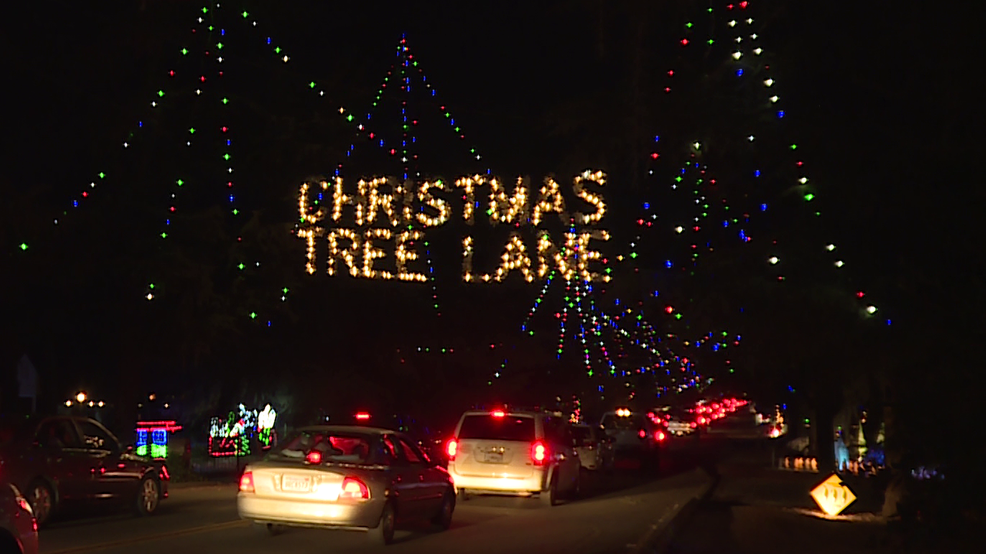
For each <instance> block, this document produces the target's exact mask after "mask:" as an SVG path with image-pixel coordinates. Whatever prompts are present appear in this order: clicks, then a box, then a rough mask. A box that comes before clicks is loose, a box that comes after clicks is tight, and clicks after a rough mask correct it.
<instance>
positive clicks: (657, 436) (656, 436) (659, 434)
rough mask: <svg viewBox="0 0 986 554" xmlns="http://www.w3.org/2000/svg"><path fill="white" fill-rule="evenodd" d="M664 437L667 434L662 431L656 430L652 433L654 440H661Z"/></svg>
mask: <svg viewBox="0 0 986 554" xmlns="http://www.w3.org/2000/svg"><path fill="white" fill-rule="evenodd" d="M665 438H667V436H666V435H665V434H664V431H658V432H656V433H654V440H656V441H657V442H661V441H663V440H664V439H665Z"/></svg>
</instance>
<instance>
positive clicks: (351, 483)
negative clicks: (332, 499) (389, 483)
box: [339, 477, 370, 500]
mask: <svg viewBox="0 0 986 554" xmlns="http://www.w3.org/2000/svg"><path fill="white" fill-rule="evenodd" d="M339 498H352V499H354V500H367V499H369V498H370V489H368V488H367V487H366V483H364V482H363V481H360V480H359V479H358V478H356V477H346V478H345V479H343V480H342V491H341V492H340V493H339Z"/></svg>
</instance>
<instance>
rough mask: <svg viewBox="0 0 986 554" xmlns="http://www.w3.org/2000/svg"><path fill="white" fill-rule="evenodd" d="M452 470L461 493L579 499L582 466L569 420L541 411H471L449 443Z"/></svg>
mask: <svg viewBox="0 0 986 554" xmlns="http://www.w3.org/2000/svg"><path fill="white" fill-rule="evenodd" d="M447 454H449V464H448V471H449V474H451V476H452V480H453V482H454V483H455V488H456V490H457V491H459V493H460V494H461V495H462V496H463V497H464V498H467V497H468V495H469V494H509V495H521V496H540V497H542V498H545V499H546V500H548V501H550V503H551V504H555V499H557V498H558V497H559V496H561V495H571V494H577V493H578V492H579V488H580V486H581V484H580V481H579V472H580V468H581V465H582V464H581V462H580V461H579V454H578V452H577V451H576V449H575V444H574V439H573V438H572V436H571V432H570V430H569V427H568V423H567V421H565V420H564V419H563V418H561V417H556V416H554V415H552V414H549V413H545V412H537V411H520V410H518V411H513V410H509V409H505V410H493V411H479V410H474V411H468V412H466V413H464V414H463V415H462V417H461V418H460V419H459V424H458V425H457V426H456V428H455V435H454V438H453V439H452V440H451V441H449V448H448V451H447Z"/></svg>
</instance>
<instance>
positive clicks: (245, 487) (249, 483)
mask: <svg viewBox="0 0 986 554" xmlns="http://www.w3.org/2000/svg"><path fill="white" fill-rule="evenodd" d="M240 492H253V472H252V471H244V472H243V475H242V476H241V477H240Z"/></svg>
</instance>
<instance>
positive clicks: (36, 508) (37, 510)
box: [27, 479, 55, 526]
mask: <svg viewBox="0 0 986 554" xmlns="http://www.w3.org/2000/svg"><path fill="white" fill-rule="evenodd" d="M27 501H28V503H29V504H30V505H31V511H33V512H34V521H36V522H37V523H38V526H42V525H44V524H45V523H47V522H48V520H49V519H50V518H51V514H52V513H53V512H54V511H55V493H54V492H53V491H52V490H51V486H49V485H48V483H46V482H44V481H42V480H41V479H37V480H36V481H34V482H33V483H31V486H30V487H28V492H27Z"/></svg>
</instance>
